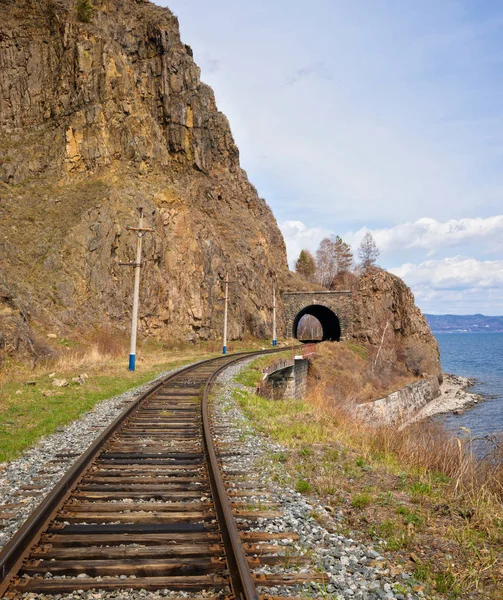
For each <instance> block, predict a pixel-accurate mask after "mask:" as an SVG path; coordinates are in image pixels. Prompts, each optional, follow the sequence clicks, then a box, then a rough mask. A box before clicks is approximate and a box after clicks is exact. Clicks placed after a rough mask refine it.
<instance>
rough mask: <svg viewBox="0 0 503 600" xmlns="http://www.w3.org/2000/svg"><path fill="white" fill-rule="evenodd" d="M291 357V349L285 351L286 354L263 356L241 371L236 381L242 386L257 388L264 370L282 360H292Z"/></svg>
mask: <svg viewBox="0 0 503 600" xmlns="http://www.w3.org/2000/svg"><path fill="white" fill-rule="evenodd" d="M291 356H292V350H291V349H288V350H285V352H278V353H277V354H268V355H266V356H261V357H260V358H258V359H257V360H254V361H253V362H252V363H250V364H249V365H247V366H246V367H245V368H244V369H241V371H240V372H239V373H238V374H237V375H236V377H235V381H237V382H238V383H240V384H241V385H245V386H246V387H250V388H256V387H257V385H258V384H259V382H260V380H261V379H262V377H263V375H264V374H263V372H262V371H263V369H265V368H266V367H269V366H270V365H272V364H274V363H275V362H277V361H279V360H281V359H285V358H289V357H290V358H291Z"/></svg>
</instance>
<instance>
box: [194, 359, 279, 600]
mask: <svg viewBox="0 0 503 600" xmlns="http://www.w3.org/2000/svg"><path fill="white" fill-rule="evenodd" d="M284 350H285V349H284V348H279V349H274V350H265V351H261V352H260V353H257V354H274V353H276V352H284ZM246 358H247V357H239V358H236V359H235V360H232V361H230V362H228V363H227V364H225V365H222V366H221V367H220V368H218V369H217V370H216V371H215V372H214V373H213V374H212V375H211V376H210V378H209V379H208V381H207V382H206V385H205V386H204V390H203V400H202V407H201V408H202V411H203V434H204V435H203V437H204V444H205V447H206V453H207V454H208V458H209V462H208V474H209V478H210V485H211V490H212V493H213V501H214V503H215V510H216V512H217V516H218V522H219V524H220V533H221V534H222V538H223V542H224V546H225V555H226V558H227V566H228V567H229V573H230V580H231V588H232V592H233V594H234V597H235V598H237V599H238V600H259V598H260V596H259V594H258V592H257V587H256V585H255V582H254V580H253V575H252V572H251V569H250V566H249V564H248V559H247V557H246V553H245V551H244V548H243V545H242V544H241V537H240V535H239V531H238V527H237V524H236V521H235V519H234V515H233V514H232V509H231V505H230V502H229V498H228V496H227V492H226V491H225V485H224V481H223V478H222V473H221V471H220V466H219V464H218V459H217V454H216V452H215V447H214V444H213V436H212V435H211V423H210V415H209V403H208V398H209V394H210V389H211V386H212V384H213V383H214V381H215V379H216V378H217V377H218V376H219V375H220V373H221V372H222V371H224V370H225V369H226V368H227V367H229V366H230V365H232V364H235V363H237V362H239V361H241V360H246Z"/></svg>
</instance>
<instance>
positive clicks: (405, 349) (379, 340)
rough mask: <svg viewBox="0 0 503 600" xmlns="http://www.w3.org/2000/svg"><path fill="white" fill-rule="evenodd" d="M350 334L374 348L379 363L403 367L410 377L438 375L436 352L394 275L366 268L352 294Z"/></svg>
mask: <svg viewBox="0 0 503 600" xmlns="http://www.w3.org/2000/svg"><path fill="white" fill-rule="evenodd" d="M353 302H354V317H353V335H354V337H355V338H356V339H357V340H358V341H362V342H365V343H370V344H371V345H372V346H374V347H376V348H378V347H379V346H380V345H381V344H382V348H381V354H380V360H381V361H388V362H389V363H390V364H392V363H398V364H404V365H405V366H406V367H407V368H408V370H409V371H411V372H412V373H413V374H414V375H429V376H440V373H441V367H440V352H439V348H438V344H437V340H436V339H435V336H434V335H433V334H432V333H431V331H430V328H429V326H428V323H427V321H426V318H425V317H424V315H423V314H422V313H421V311H420V310H419V308H418V307H417V306H416V304H415V301H414V295H413V294H412V292H411V290H410V288H409V287H408V286H407V285H405V283H404V282H403V281H402V280H401V279H400V278H399V277H397V276H396V275H392V274H391V273H388V272H387V271H383V270H382V269H370V270H368V271H367V272H365V273H363V274H362V275H361V277H360V278H359V279H358V281H357V283H356V287H355V293H354V298H353Z"/></svg>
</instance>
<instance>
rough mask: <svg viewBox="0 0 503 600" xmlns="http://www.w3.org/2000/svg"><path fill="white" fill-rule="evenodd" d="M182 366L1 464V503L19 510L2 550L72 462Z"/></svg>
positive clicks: (7, 526) (4, 532) (1, 534)
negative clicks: (107, 428) (130, 408)
mask: <svg viewBox="0 0 503 600" xmlns="http://www.w3.org/2000/svg"><path fill="white" fill-rule="evenodd" d="M185 366H186V365H185ZM182 368H184V367H178V368H176V369H173V370H171V371H165V372H163V373H160V374H159V375H158V376H157V377H156V378H155V379H153V380H152V381H149V382H147V383H144V384H143V385H141V386H138V387H136V388H133V389H131V390H129V391H127V392H124V393H123V394H120V395H118V396H114V397H112V398H108V399H106V400H103V401H102V402H100V403H99V404H96V406H94V407H93V408H92V410H90V411H88V412H86V413H84V415H83V416H82V417H81V418H80V419H78V420H76V421H73V422H72V423H70V424H69V425H67V426H66V427H60V428H58V429H57V430H56V432H55V433H54V434H52V435H50V436H47V437H44V438H42V439H41V440H40V441H39V442H37V444H35V445H34V446H33V447H31V448H29V449H28V450H26V451H25V452H24V453H23V454H22V455H21V456H20V457H19V458H17V459H16V460H13V461H11V462H8V463H2V464H0V503H1V504H2V505H7V506H8V509H6V510H5V512H7V510H8V513H9V514H14V513H15V516H13V517H12V518H11V519H8V520H7V519H6V520H4V521H3V523H4V528H3V529H0V549H1V548H2V547H3V546H5V544H7V542H8V541H9V540H10V538H11V537H12V536H13V535H14V534H15V533H16V531H17V530H18V529H19V528H20V527H21V525H22V524H23V523H24V522H25V521H26V519H27V518H28V517H29V515H30V514H31V513H32V512H33V511H34V510H35V508H36V507H37V506H38V505H39V504H40V503H41V502H42V500H43V499H44V498H45V496H46V495H47V494H48V493H49V492H50V491H51V490H52V488H53V487H54V486H55V485H56V483H57V482H58V481H59V480H60V479H61V477H62V476H63V475H64V474H65V473H66V471H68V469H69V467H70V465H71V464H72V463H73V462H75V460H76V459H77V458H78V457H79V456H81V455H82V454H83V453H84V452H85V451H86V450H87V448H88V447H89V446H90V444H91V443H92V442H93V441H94V440H95V439H96V438H97V437H98V436H99V435H100V434H101V432H102V431H103V430H104V429H105V428H106V427H108V425H110V423H112V421H113V420H114V419H115V418H116V417H117V416H118V415H119V414H120V413H121V412H123V411H124V410H125V409H126V408H127V407H128V406H129V405H130V404H131V403H132V402H134V401H135V400H136V399H137V398H138V396H140V395H141V394H143V393H144V392H146V391H147V390H148V389H149V388H150V387H151V386H152V385H153V384H154V383H156V382H157V381H159V380H160V379H163V378H164V377H166V376H168V375H171V374H172V373H175V372H177V371H179V370H181V369H182ZM4 514H5V513H4Z"/></svg>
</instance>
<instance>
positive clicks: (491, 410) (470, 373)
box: [435, 333, 503, 437]
mask: <svg viewBox="0 0 503 600" xmlns="http://www.w3.org/2000/svg"><path fill="white" fill-rule="evenodd" d="M435 337H436V338H437V340H438V343H439V346H440V357H441V360H442V369H443V371H444V372H445V373H454V374H455V375H463V376H464V377H473V378H475V379H477V384H476V385H475V386H474V387H473V388H471V390H472V391H474V392H477V393H479V394H486V395H489V396H490V398H489V399H488V400H486V401H484V402H481V403H480V404H478V405H477V406H475V407H474V408H473V409H470V410H468V411H466V412H465V413H464V414H463V415H453V414H447V415H442V416H441V417H439V419H440V420H441V421H442V422H443V423H444V424H445V425H446V427H447V428H448V429H450V430H451V431H456V432H457V431H458V430H459V428H460V427H467V428H468V429H470V430H471V432H472V434H473V435H474V437H481V436H485V435H487V434H490V433H497V432H503V333H437V334H435Z"/></svg>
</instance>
